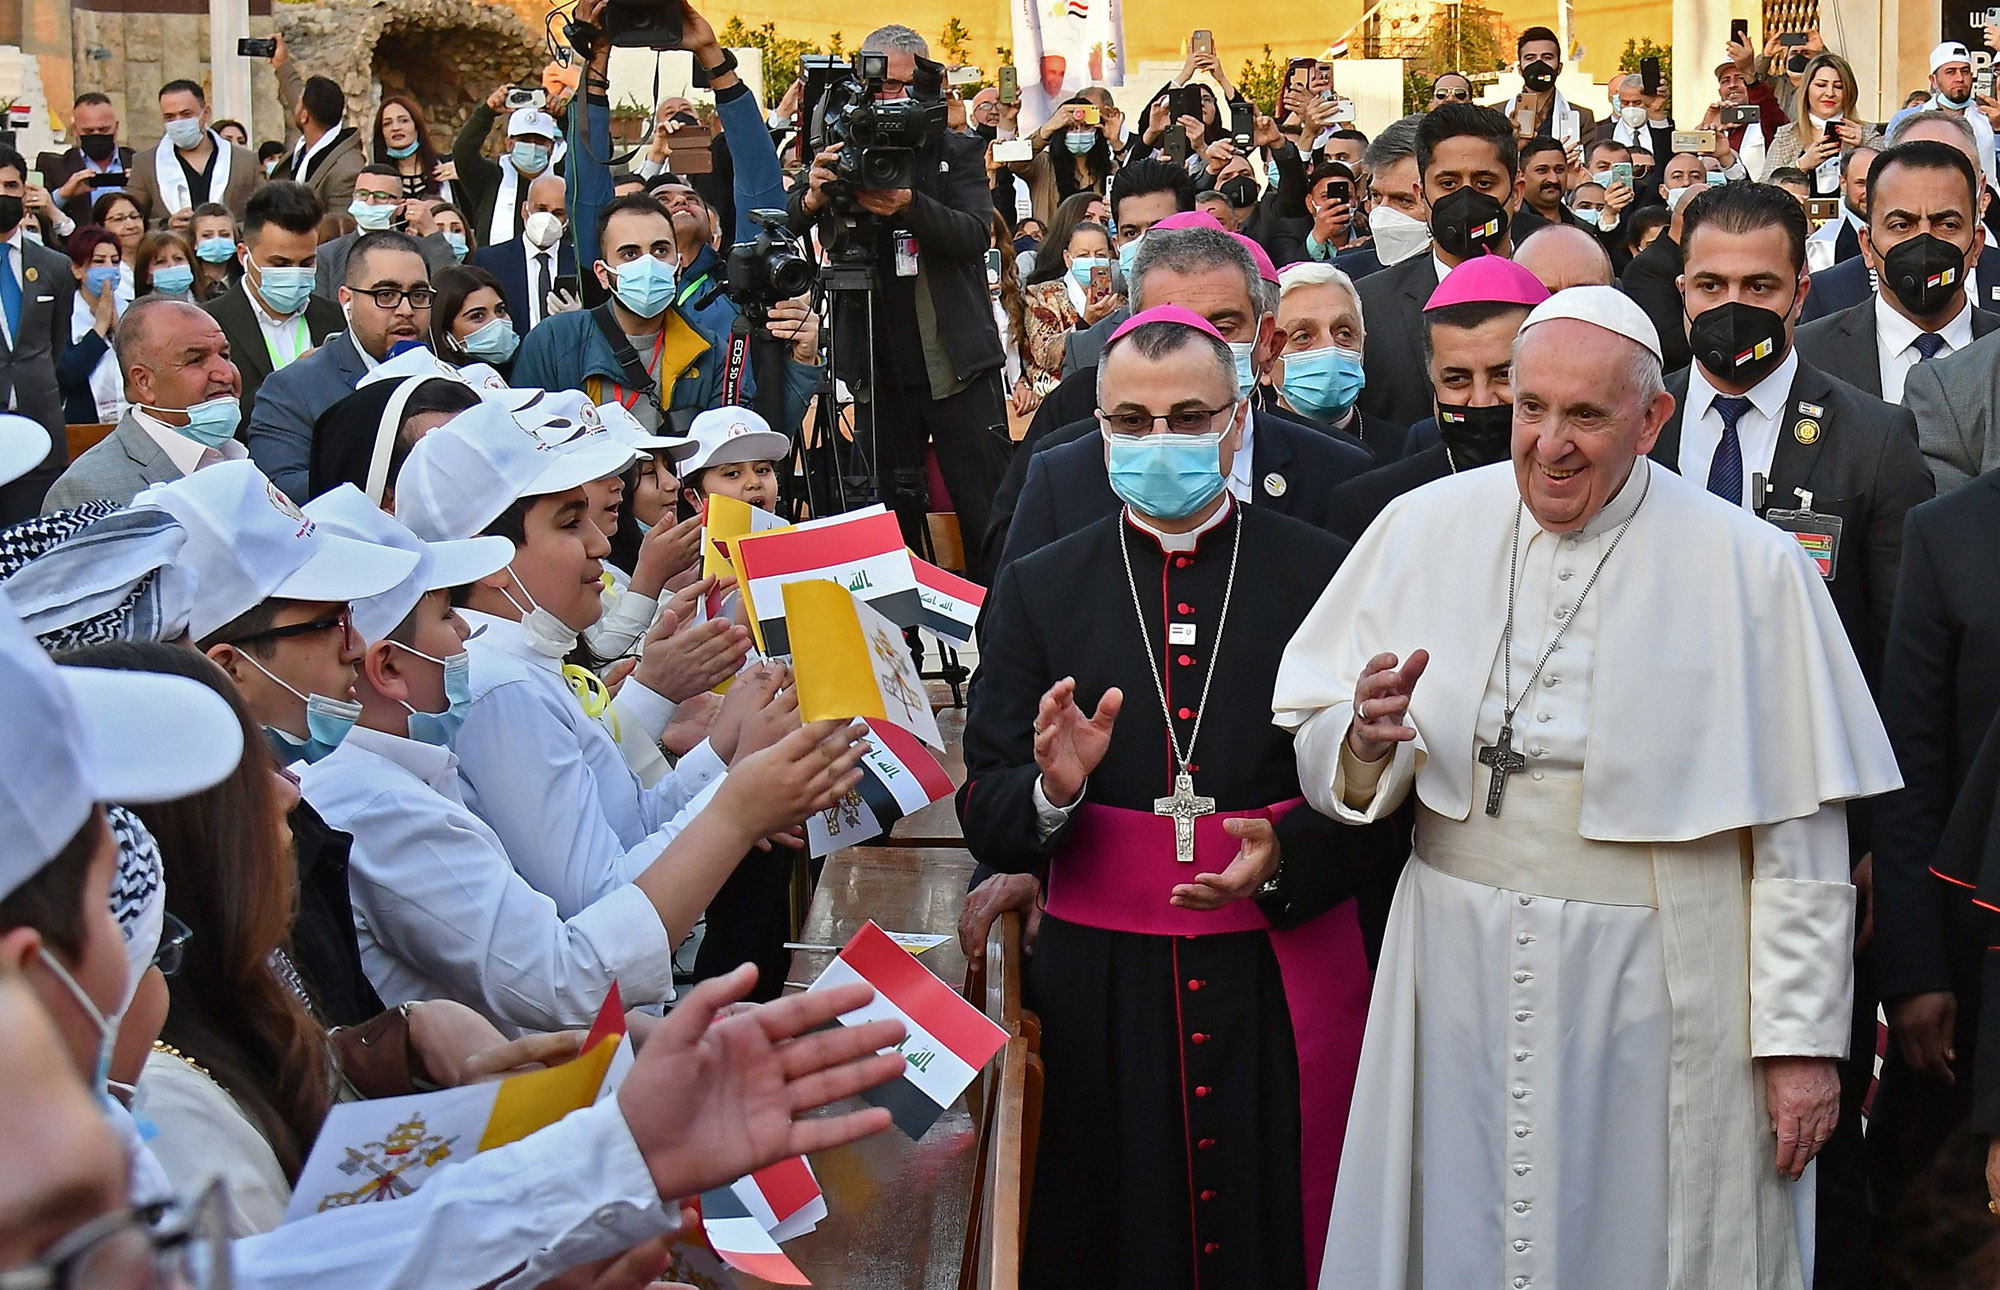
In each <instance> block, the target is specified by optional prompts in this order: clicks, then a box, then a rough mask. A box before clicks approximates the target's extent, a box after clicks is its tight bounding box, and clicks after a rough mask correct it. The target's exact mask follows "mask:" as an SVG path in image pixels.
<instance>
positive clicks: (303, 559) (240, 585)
mask: <svg viewBox="0 0 2000 1290" xmlns="http://www.w3.org/2000/svg"><path fill="white" fill-rule="evenodd" d="M132 504H133V505H134V506H157V507H159V508H160V509H161V510H163V511H165V512H167V513H168V514H169V515H171V516H173V517H174V518H175V519H177V520H179V521H180V522H181V527H182V528H184V529H186V530H187V542H186V544H185V545H183V546H182V547H181V559H182V560H183V561H184V562H185V563H186V564H187V565H188V566H189V567H190V568H191V569H192V570H193V571H194V575H195V588H194V605H193V607H192V608H191V609H190V610H189V611H188V635H190V636H192V637H193V638H194V639H195V640H201V639H202V638H203V637H205V636H207V635H209V634H210V633H211V632H213V631H215V630H216V629H217V628H218V627H221V626H222V625H223V624H225V623H228V622H230V621H231V620H232V619H234V618H236V617H237V615H239V614H242V613H245V612H246V611H248V610H250V609H254V608H255V607H256V606H258V605H261V604H263V603H264V602H265V601H267V600H313V601H333V602H340V603H348V602H352V601H355V600H359V599H361V598H362V597H364V596H374V595H379V594H381V593H382V592H384V591H387V590H388V589H389V588H391V587H393V586H395V585H396V584H397V583H399V582H401V581H402V580H403V579H404V578H405V577H407V576H409V572H410V570H411V568H413V567H414V566H415V565H416V562H417V560H416V557H415V556H413V555H411V554H410V553H409V552H407V551H395V550H391V549H389V548H387V547H380V546H376V545H374V544H373V543H368V542H356V541H353V540H352V539H350V538H344V537H335V536H334V535H332V534H330V533H325V532H322V531H321V530H320V528H319V526H318V525H317V524H315V523H313V521H312V519H311V518H310V517H308V516H307V515H306V513H305V512H304V511H302V510H300V509H299V508H298V507H297V506H296V505H295V504H293V502H292V499H291V498H289V497H287V496H285V494H284V493H283V492H282V491H280V490H279V488H278V486H277V485H276V484H274V483H272V482H271V481H270V480H268V479H266V478H265V477H264V472H263V471H261V470H259V469H257V467H256V465H255V464H253V463H251V462H249V461H241V460H239V461H221V462H217V463H216V464H215V465H213V466H209V467H207V468H205V469H202V470H197V471H196V472H195V473H194V474H192V475H187V476H184V477H183V478H180V479H176V480H174V481H173V482H172V483H168V484H159V485H155V486H154V487H152V488H149V489H147V490H146V491H145V492H143V493H141V494H139V496H137V497H136V498H134V499H133V500H132Z"/></svg>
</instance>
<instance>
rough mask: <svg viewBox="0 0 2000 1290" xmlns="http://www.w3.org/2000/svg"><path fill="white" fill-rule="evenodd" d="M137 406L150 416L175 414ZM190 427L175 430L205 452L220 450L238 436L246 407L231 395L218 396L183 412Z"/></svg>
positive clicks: (142, 405)
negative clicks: (212, 449) (163, 413)
mask: <svg viewBox="0 0 2000 1290" xmlns="http://www.w3.org/2000/svg"><path fill="white" fill-rule="evenodd" d="M134 406H136V407H139V408H143V409H144V410H145V411H147V412H156V413H157V412H167V413H170V414H171V412H172V411H173V409H171V408H155V407H150V406H148V405H147V404H144V403H140V404H135V405H134ZM183 410H184V411H185V412H186V413H187V416H188V423H187V424H186V425H184V426H175V427H174V430H175V431H176V432H177V433H179V434H180V435H182V436H183V437H185V438H188V439H192V440H194V441H195V442H196V443H198V444H200V445H201V446H202V447H204V448H216V449H220V448H221V447H222V445H223V444H226V443H228V442H229V441H230V439H232V438H234V437H235V435H236V427H237V425H238V424H240V423H241V422H242V420H243V405H242V404H241V403H238V402H237V401H236V399H235V398H233V397H231V396H230V395H227V394H218V395H216V396H215V397H214V398H212V399H206V400H204V401H202V402H200V403H197V404H195V405H194V406H193V407H191V408H186V409H183Z"/></svg>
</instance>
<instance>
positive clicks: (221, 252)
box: [194, 234, 236, 264]
mask: <svg viewBox="0 0 2000 1290" xmlns="http://www.w3.org/2000/svg"><path fill="white" fill-rule="evenodd" d="M194 253H195V255H197V256H198V257H200V258H201V259H203V260H206V261H207V262H208V263H210V264H227V263H229V262H230V261H231V260H233V259H235V258H236V239H234V238H229V237H223V236H221V235H220V234H218V235H217V236H215V237H205V238H203V239H201V241H199V242H197V243H195V247H194Z"/></svg>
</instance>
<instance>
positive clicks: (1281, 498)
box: [990, 214, 1405, 568]
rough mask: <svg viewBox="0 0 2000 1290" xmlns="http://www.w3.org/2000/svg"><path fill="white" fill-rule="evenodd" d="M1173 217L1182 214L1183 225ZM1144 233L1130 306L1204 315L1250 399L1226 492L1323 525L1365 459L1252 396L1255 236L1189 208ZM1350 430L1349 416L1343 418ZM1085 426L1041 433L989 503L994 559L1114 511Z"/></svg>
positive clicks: (1339, 437)
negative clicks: (1014, 481) (1000, 502)
mask: <svg viewBox="0 0 2000 1290" xmlns="http://www.w3.org/2000/svg"><path fill="white" fill-rule="evenodd" d="M1184 221H1185V222H1184ZM1164 224H1166V225H1176V227H1171V228H1170V227H1165V226H1163V225H1155V226H1154V227H1153V229H1152V231H1151V232H1149V233H1147V234H1146V240H1145V241H1144V242H1142V243H1141V244H1140V246H1139V251H1138V254H1137V255H1135V256H1134V257H1133V260H1132V282H1133V283H1134V287H1133V295H1132V307H1133V308H1134V309H1135V310H1143V309H1149V308H1155V307H1157V306H1160V305H1164V304H1176V305H1182V306H1185V307H1186V308H1189V309H1192V310H1194V312H1196V313H1197V314H1200V315H1201V316H1202V317H1204V318H1205V319H1207V320H1208V322H1209V324H1210V325H1211V326H1213V327H1214V328H1215V329H1216V330H1217V331H1219V332H1220V333H1221V334H1222V337H1223V339H1224V340H1225V341H1226V342H1227V343H1228V344H1229V346H1230V349H1231V350H1232V352H1233V358H1234V362H1235V364H1236V373H1237V378H1238V381H1239V385H1240V388H1241V392H1242V393H1243V394H1244V395H1245V396H1246V397H1249V398H1250V400H1251V402H1252V403H1253V404H1254V405H1255V407H1254V410H1253V411H1251V412H1250V413H1248V414H1246V418H1245V421H1244V428H1243V451H1242V452H1240V453H1238V454H1236V456H1235V458H1234V465H1233V468H1232V470H1231V472H1230V478H1229V489H1230V492H1231V493H1232V495H1234V496H1235V498H1236V499H1237V501H1239V502H1242V503H1244V504H1246V505H1256V506H1271V507H1273V508H1275V509H1277V510H1280V511H1283V512H1285V513H1286V514H1289V515H1293V516H1296V517H1298V518H1300V519H1303V520H1305V521H1307V522H1308V523H1311V524H1315V525H1319V526H1321V527H1329V521H1330V519H1331V517H1330V516H1329V515H1328V513H1327V511H1326V499H1327V496H1328V495H1329V494H1330V493H1331V492H1332V490H1333V487H1334V486H1335V485H1336V484H1339V483H1340V482H1342V481H1344V480H1347V479H1351V478H1353V477H1355V476H1356V475H1359V474H1361V473H1362V472H1363V471H1366V470H1368V469H1369V468H1370V467H1371V466H1372V465H1373V464H1374V463H1373V458H1372V457H1371V455H1370V453H1369V451H1368V449H1367V448H1366V447H1364V446H1362V443H1358V442H1357V441H1356V438H1355V437H1354V436H1353V435H1351V434H1349V433H1345V432H1342V431H1338V430H1330V429H1327V428H1325V427H1321V426H1318V425H1313V424H1309V423H1306V422H1302V421H1300V420H1298V419H1297V418H1296V416H1295V415H1293V414H1290V413H1286V412H1284V411H1282V410H1280V409H1278V408H1277V407H1275V406H1273V403H1272V402H1270V401H1262V397H1261V385H1260V383H1261V381H1262V379H1263V377H1264V375H1265V374H1266V373H1267V372H1268V371H1269V370H1270V368H1271V366H1272V364H1273V361H1274V360H1275V359H1276V357H1277V353H1278V346H1279V341H1278V330H1277V320H1276V313H1277V305H1278V284H1277V281H1276V279H1277V276H1278V275H1277V274H1276V272H1274V271H1273V272H1271V273H1270V276H1269V278H1268V279H1267V278H1266V277H1265V276H1264V275H1265V273H1266V271H1267V266H1268V265H1269V261H1268V260H1264V261H1261V262H1260V261H1259V259H1258V258H1257V252H1255V251H1253V250H1252V248H1253V247H1254V246H1255V243H1253V242H1251V241H1249V239H1247V238H1245V237H1243V236H1242V234H1240V233H1226V232H1224V231H1223V230H1222V229H1221V228H1220V227H1218V226H1217V225H1216V224H1215V223H1214V222H1213V221H1212V220H1210V219H1209V218H1208V217H1206V216H1203V215H1199V214H1189V215H1183V216H1176V217H1170V218H1169V219H1168V220H1166V221H1164ZM1350 425H1351V426H1352V427H1353V429H1354V430H1355V431H1356V432H1359V431H1360V430H1361V429H1362V421H1361V419H1360V416H1359V414H1358V413H1357V414H1356V416H1355V417H1354V418H1353V419H1352V421H1351V422H1350ZM1096 427H1097V423H1096V421H1095V419H1094V418H1086V419H1083V420H1080V421H1076V422H1073V423H1071V424H1070V425H1067V426H1064V427H1063V428H1062V429H1060V430H1057V431H1054V432H1053V433H1051V434H1048V435H1046V436H1044V437H1043V439H1042V441H1041V442H1040V443H1038V444H1036V445H1035V447H1034V449H1033V450H1032V452H1031V453H1030V454H1029V456H1028V461H1027V465H1026V466H1025V467H1024V468H1023V474H1022V484H1021V491H1020V494H1019V503H1018V505H1016V506H1014V507H1011V508H1007V509H1006V510H1004V511H1003V510H1000V509H999V508H998V507H996V515H997V516H998V520H997V522H998V523H1002V524H1004V525H1005V527H1002V528H997V529H996V531H995V533H994V535H993V537H992V538H991V539H990V541H991V542H992V545H994V546H995V547H996V548H997V549H999V551H1000V567H1001V568H1005V567H1006V566H1007V565H1008V564H1010V563H1012V562H1013V561H1015V560H1017V559H1019V558H1020V557H1022V556H1023V555H1026V554H1027V553H1028V552H1030V551H1033V550H1036V549H1038V548H1040V547H1043V546H1046V545H1048V544H1049V543H1051V542H1053V541H1055V540H1056V539H1057V538H1059V537H1062V536H1064V535H1065V534H1068V533H1073V532H1075V531H1076V530H1077V529H1080V528H1082V527H1084V526H1085V525H1087V524H1089V523H1091V522H1092V521H1094V520H1096V519H1098V518H1100V517H1102V516H1104V515H1108V514H1110V513H1111V512H1112V511H1114V510H1116V509H1117V498H1116V497H1115V496H1114V494H1113V491H1112V489H1111V485H1110V482H1109V480H1108V478H1107V477H1106V475H1105V467H1104V460H1103V454H1102V453H1100V452H1099V451H1098V448H1097V444H1096V442H1095V438H1096V434H1095V432H1096ZM1366 434H1367V437H1366V439H1365V441H1364V442H1366V443H1372V442H1374V440H1375V439H1376V438H1378V437H1379V438H1381V439H1384V440H1385V441H1390V442H1395V443H1400V442H1401V441H1402V439H1403V437H1404V434H1405V430H1404V428H1403V427H1401V426H1378V425H1376V424H1375V423H1374V422H1373V421H1372V420H1371V421H1370V422H1368V424H1367V430H1366Z"/></svg>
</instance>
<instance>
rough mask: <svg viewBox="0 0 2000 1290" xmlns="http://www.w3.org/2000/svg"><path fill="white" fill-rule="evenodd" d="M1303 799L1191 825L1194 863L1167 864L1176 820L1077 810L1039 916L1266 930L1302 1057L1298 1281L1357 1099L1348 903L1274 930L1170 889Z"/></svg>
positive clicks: (1152, 931)
mask: <svg viewBox="0 0 2000 1290" xmlns="http://www.w3.org/2000/svg"><path fill="white" fill-rule="evenodd" d="M1303 801H1304V799H1303V798H1293V799H1292V800H1291V801H1289V802H1281V803H1279V804H1278V805H1276V806H1272V807H1266V808H1265V809H1263V810H1257V811H1224V812H1218V813H1216V814H1214V815H1204V816H1202V817H1200V818H1199V819H1197V820H1196V821H1195V825H1194V863H1193V864H1190V865H1183V864H1182V863H1180V861H1178V860H1176V859H1175V858H1174V822H1173V821H1172V820H1171V819H1169V818H1167V817H1165V816H1160V815H1154V814H1152V813H1150V812H1147V811H1133V810H1127V809H1124V808H1122V807H1113V806H1095V805H1090V804H1085V805H1083V806H1081V807H1079V808H1077V811H1076V814H1075V817H1074V819H1073V820H1072V822H1071V824H1070V831H1069V836H1068V837H1067V838H1065V839H1064V840H1063V847H1062V851H1061V852H1060V854H1059V855H1058V856H1057V857H1056V860H1055V862H1054V863H1052V864H1051V865H1050V866H1049V876H1048V884H1047V886H1048V895H1047V908H1048V912H1049V913H1051V914H1053V915H1055V916H1056V917H1057V918H1060V919H1062V920H1063V921H1064V922H1069V923H1077V924H1079V925H1081V926H1084V927H1096V928H1101V929H1103V930H1105V931H1111V932H1136V933H1139V934H1141V935H1148V936H1217V935H1221V934H1224V933H1228V932H1252V931H1262V932H1267V933H1269V934H1270V937H1271V950H1272V953H1274V954H1275V955H1276V956H1277V959H1278V973H1279V976H1280V977H1281V978H1282V979H1283V981H1284V984H1285V1004H1286V1007H1287V1009H1288V1010H1289V1011H1290V1013H1291V1017H1292V1043H1293V1046H1294V1047H1295V1048H1296V1049H1297V1051H1298V1060H1299V1172H1300V1184H1301V1189H1302V1193H1303V1202H1304V1203H1303V1206H1302V1208H1303V1211H1304V1221H1305V1231H1304V1238H1305V1252H1306V1262H1305V1267H1306V1275H1307V1278H1308V1279H1309V1280H1310V1279H1311V1278H1313V1277H1315V1276H1316V1275H1317V1269H1318V1268H1319V1266H1320V1260H1321V1256H1322V1254H1323V1252H1324V1249H1325V1246H1326V1227H1327V1217H1328V1215H1329V1214H1330V1213H1331V1212H1332V1210H1333V1185H1334V1180H1335V1178H1336V1176H1337V1175H1338V1174H1339V1171H1340V1148H1341V1143H1342V1140H1343V1139H1344V1138H1345V1137H1346V1134H1347V1109H1348V1105H1349V1103H1351V1102H1352V1101H1353V1100H1354V1075H1355V1068H1356V1067H1357V1066H1358V1065H1359V1063H1360V1060H1361V1036H1362V1031H1363V1029H1364V1028H1365V1026H1366V1024H1367V1019H1368V995H1369V991H1370V987H1371V981H1370V977H1369V972H1368V959H1367V953H1366V950H1365V949H1364V948H1363V946H1362V941H1361V924H1360V920H1359V919H1358V918H1357V916H1356V914H1355V908H1354V902H1353V901H1351V900H1350V901H1344V902H1342V903H1341V904H1340V905H1338V906H1336V907H1335V908H1333V909H1331V910H1329V911H1327V912H1326V913H1324V914H1322V915H1320V916H1319V917H1318V918H1315V919H1313V920H1312V921H1311V922H1309V923H1306V924H1305V925H1303V926H1301V927H1294V928H1290V929H1288V930H1283V931H1280V930H1276V929H1273V928H1272V927H1271V924H1270V920H1268V919H1266V918H1265V917H1264V914H1263V911H1262V910H1260V909H1258V908H1257V904H1256V902H1255V901H1252V900H1238V901H1234V902H1232V903H1230V904H1228V905H1225V906H1223V907H1222V908H1221V909H1217V910H1211V911H1202V910H1195V909H1182V908H1179V907H1178V906H1175V905H1171V904H1169V903H1168V899H1169V897H1170V896H1171V895H1172V894H1173V889H1174V888H1175V887H1177V886H1180V885H1181V884H1183V883H1186V882H1190V881H1192V880H1193V879H1194V877H1195V876H1196V875H1197V874H1205V873H1220V872H1222V870H1224V869H1226V868H1228V866H1229V862H1230V861H1231V860H1233V859H1235V857H1236V852H1237V850H1238V848H1239V846H1240V844H1239V843H1238V841H1237V840H1236V839H1235V838H1232V837H1230V836H1229V834H1228V833H1227V832H1225V831H1224V830H1223V827H1222V825H1223V821H1225V820H1237V819H1263V820H1277V819H1279V818H1281V817H1283V816H1284V815H1285V814H1286V813H1287V812H1289V811H1290V810H1292V809H1293V808H1294V807H1296V806H1299V805H1301V804H1302V803H1303Z"/></svg>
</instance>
